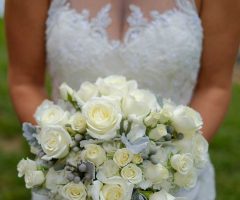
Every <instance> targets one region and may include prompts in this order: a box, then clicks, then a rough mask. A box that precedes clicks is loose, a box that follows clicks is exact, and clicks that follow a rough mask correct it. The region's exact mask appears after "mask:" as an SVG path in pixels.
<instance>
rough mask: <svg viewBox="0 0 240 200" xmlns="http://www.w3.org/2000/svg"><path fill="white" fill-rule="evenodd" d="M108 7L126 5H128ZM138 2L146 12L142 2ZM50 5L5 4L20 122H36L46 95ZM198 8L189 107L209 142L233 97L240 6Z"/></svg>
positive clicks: (219, 0) (33, 1) (211, 0)
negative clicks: (199, 40) (196, 70)
mask: <svg viewBox="0 0 240 200" xmlns="http://www.w3.org/2000/svg"><path fill="white" fill-rule="evenodd" d="M96 2H99V1H96ZM112 2H115V3H116V2H118V4H119V2H125V3H126V2H127V3H128V4H129V3H131V2H132V1H130V0H128V1H124V0H123V1H112ZM136 2H138V1H137V0H135V2H134V3H136ZM139 2H141V8H144V5H143V4H144V3H143V0H139ZM146 2H147V1H145V6H147V5H146V4H147V3H146ZM49 4H50V1H49V0H40V1H39V0H24V1H20V0H7V1H6V14H5V21H6V34H7V43H8V50H9V75H8V80H9V87H10V93H11V96H12V100H13V103H14V106H15V109H16V111H17V114H18V117H19V119H20V120H21V121H22V122H24V121H30V122H32V123H34V119H33V114H34V112H35V109H36V107H37V106H38V105H39V104H40V103H41V102H42V101H43V100H44V99H45V98H47V95H46V92H45V90H44V79H45V71H46V63H45V61H46V52H45V22H46V19H47V12H48V8H49ZM196 4H197V7H198V10H199V15H200V17H201V19H202V23H203V27H204V44H203V54H202V61H201V69H200V74H199V79H198V82H197V86H196V89H195V91H194V95H193V97H192V100H191V102H190V106H192V107H193V108H195V109H196V110H198V111H199V112H200V113H201V114H202V117H203V119H204V123H205V125H204V128H203V133H204V136H205V137H206V138H207V139H208V140H209V141H210V139H211V138H212V137H213V135H214V134H215V133H216V131H217V129H218V127H219V126H220V124H221V122H222V120H223V118H224V115H225V113H226V110H227V107H228V105H229V100H230V97H231V85H232V71H233V65H234V62H235V58H236V55H237V51H238V47H239V40H240V1H239V0H231V1H229V0H196ZM116 8H117V7H116V5H115V6H114V5H113V8H112V10H113V15H115V14H114V13H117V12H114V11H117V10H118V9H116ZM90 9H93V10H94V9H95V10H96V8H90ZM113 20H115V19H113ZM115 24H121V23H120V20H119V23H117V19H116V23H115ZM119 27H120V26H118V27H117V25H116V26H115V28H112V30H109V31H110V32H111V33H112V35H114V36H113V37H120V36H121V33H122V32H123V30H120V28H119ZM120 32H121V33H120Z"/></svg>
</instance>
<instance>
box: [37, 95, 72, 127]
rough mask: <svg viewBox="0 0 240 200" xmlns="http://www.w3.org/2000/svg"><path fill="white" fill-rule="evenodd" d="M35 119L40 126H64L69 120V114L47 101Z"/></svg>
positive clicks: (38, 110)
mask: <svg viewBox="0 0 240 200" xmlns="http://www.w3.org/2000/svg"><path fill="white" fill-rule="evenodd" d="M34 117H35V119H36V121H37V123H38V124H39V125H40V126H48V125H64V124H65V123H66V122H67V120H68V112H67V111H64V110H63V109H62V108H61V107H59V106H57V105H54V104H53V102H51V101H48V100H45V101H43V103H42V104H41V105H40V106H39V107H38V108H37V110H36V112H35V114H34Z"/></svg>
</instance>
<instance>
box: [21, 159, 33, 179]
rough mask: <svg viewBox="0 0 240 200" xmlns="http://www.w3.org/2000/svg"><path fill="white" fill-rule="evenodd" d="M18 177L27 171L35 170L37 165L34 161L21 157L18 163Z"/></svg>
mask: <svg viewBox="0 0 240 200" xmlns="http://www.w3.org/2000/svg"><path fill="white" fill-rule="evenodd" d="M17 170H18V177H23V176H24V175H25V174H26V173H27V172H28V171H36V170H37V165H36V162H35V161H33V160H30V159H28V158H27V160H25V159H22V160H21V161H20V162H19V163H18V165H17Z"/></svg>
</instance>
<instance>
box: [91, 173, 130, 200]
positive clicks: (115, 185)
mask: <svg viewBox="0 0 240 200" xmlns="http://www.w3.org/2000/svg"><path fill="white" fill-rule="evenodd" d="M132 192H133V184H131V183H129V182H128V181H125V180H124V179H122V178H121V177H112V178H109V179H106V180H105V181H104V182H103V183H101V182H99V181H94V182H93V185H92V187H91V189H90V195H91V197H92V199H93V200H130V199H131V197H132Z"/></svg>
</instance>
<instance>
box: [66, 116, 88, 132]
mask: <svg viewBox="0 0 240 200" xmlns="http://www.w3.org/2000/svg"><path fill="white" fill-rule="evenodd" d="M69 123H70V125H71V128H72V129H73V130H74V131H77V132H80V133H83V132H85V131H86V128H87V123H86V120H85V118H84V117H83V115H82V114H81V113H80V112H76V113H74V114H73V115H72V116H71V117H70V119H69Z"/></svg>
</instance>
